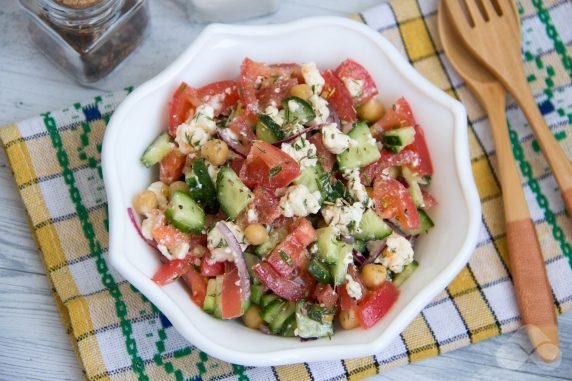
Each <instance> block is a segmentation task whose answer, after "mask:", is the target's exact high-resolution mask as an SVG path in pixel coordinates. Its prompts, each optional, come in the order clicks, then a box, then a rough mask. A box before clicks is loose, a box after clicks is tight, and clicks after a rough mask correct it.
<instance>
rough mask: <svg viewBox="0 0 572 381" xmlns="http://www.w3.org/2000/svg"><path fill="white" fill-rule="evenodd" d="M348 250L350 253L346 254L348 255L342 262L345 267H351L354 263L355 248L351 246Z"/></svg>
mask: <svg viewBox="0 0 572 381" xmlns="http://www.w3.org/2000/svg"><path fill="white" fill-rule="evenodd" d="M346 247H347V248H348V251H347V252H346V255H345V256H344V261H343V262H342V263H343V264H344V265H351V264H352V263H354V253H353V248H352V247H351V246H346Z"/></svg>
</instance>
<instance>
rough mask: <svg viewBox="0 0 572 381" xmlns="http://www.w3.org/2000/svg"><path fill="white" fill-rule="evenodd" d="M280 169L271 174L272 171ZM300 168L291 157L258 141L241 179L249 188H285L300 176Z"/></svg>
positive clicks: (251, 150) (243, 168) (247, 159)
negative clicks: (258, 186) (257, 186)
mask: <svg viewBox="0 0 572 381" xmlns="http://www.w3.org/2000/svg"><path fill="white" fill-rule="evenodd" d="M276 168H280V170H279V172H277V173H275V174H273V175H272V176H270V174H271V170H273V169H276ZM300 173H301V171H300V167H299V166H298V163H296V161H294V159H292V157H291V156H290V155H288V154H287V153H286V152H284V151H282V150H281V149H280V148H278V147H275V146H273V145H272V144H269V143H266V142H263V141H261V140H256V141H255V142H254V144H253V145H252V148H251V149H250V152H249V154H248V157H247V158H246V161H245V163H244V165H243V166H242V168H241V170H240V179H241V180H242V181H243V182H244V183H245V184H246V185H247V186H248V187H249V188H251V189H252V188H254V187H255V186H256V185H260V186H263V187H267V188H270V189H276V188H283V187H285V186H286V185H288V184H290V183H291V182H292V181H293V180H294V179H296V178H297V177H298V176H300Z"/></svg>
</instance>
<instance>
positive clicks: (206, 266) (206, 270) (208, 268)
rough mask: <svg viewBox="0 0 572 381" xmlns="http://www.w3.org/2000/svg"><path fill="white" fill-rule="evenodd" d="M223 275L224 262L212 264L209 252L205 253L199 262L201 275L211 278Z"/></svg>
mask: <svg viewBox="0 0 572 381" xmlns="http://www.w3.org/2000/svg"><path fill="white" fill-rule="evenodd" d="M222 274H224V262H214V261H213V260H212V254H211V252H210V251H209V252H207V254H205V256H204V257H203V260H202V261H201V275H203V276H207V277H212V276H217V275H222Z"/></svg>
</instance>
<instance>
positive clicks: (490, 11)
mask: <svg viewBox="0 0 572 381" xmlns="http://www.w3.org/2000/svg"><path fill="white" fill-rule="evenodd" d="M467 1H470V0H467ZM491 1H493V0H481V4H482V6H483V9H484V11H485V13H486V14H487V16H488V19H489V20H492V19H493V18H496V17H497V12H496V11H495V9H494V8H493V4H492V3H491Z"/></svg>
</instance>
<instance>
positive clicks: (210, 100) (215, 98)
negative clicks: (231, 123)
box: [205, 89, 228, 112]
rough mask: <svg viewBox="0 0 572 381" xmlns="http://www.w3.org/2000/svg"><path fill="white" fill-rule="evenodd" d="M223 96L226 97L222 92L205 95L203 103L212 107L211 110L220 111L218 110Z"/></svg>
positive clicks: (220, 108) (220, 107)
mask: <svg viewBox="0 0 572 381" xmlns="http://www.w3.org/2000/svg"><path fill="white" fill-rule="evenodd" d="M227 90H228V89H227ZM225 97H226V95H224V94H222V93H221V94H216V95H212V96H209V95H207V98H206V102H205V104H207V105H208V106H210V107H212V109H213V110H215V111H217V112H220V110H222V102H223V101H224V98H225Z"/></svg>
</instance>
